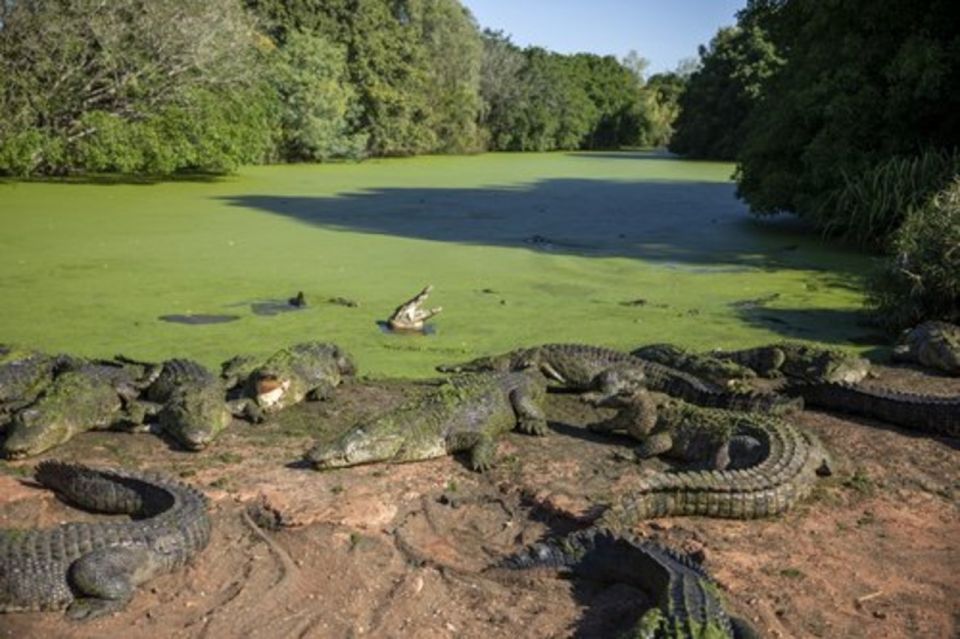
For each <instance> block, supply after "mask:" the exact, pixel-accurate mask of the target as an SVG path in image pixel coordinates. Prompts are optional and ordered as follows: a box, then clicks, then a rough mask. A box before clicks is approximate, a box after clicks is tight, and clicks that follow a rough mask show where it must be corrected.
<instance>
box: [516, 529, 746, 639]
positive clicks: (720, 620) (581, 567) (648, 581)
mask: <svg viewBox="0 0 960 639" xmlns="http://www.w3.org/2000/svg"><path fill="white" fill-rule="evenodd" d="M497 567H498V568H507V569H515V570H518V569H530V568H540V567H544V568H555V569H560V570H564V571H569V572H571V573H572V574H573V575H574V576H575V577H578V578H581V579H587V580H591V581H599V582H602V583H621V584H627V585H630V586H633V587H635V588H638V589H640V590H642V591H643V593H644V594H645V595H647V598H648V601H649V603H652V604H653V605H652V606H651V607H649V608H648V609H647V611H646V612H645V613H644V614H643V615H642V616H641V617H640V619H639V620H638V621H637V622H636V623H635V624H634V625H633V626H632V627H631V628H630V629H629V631H627V632H624V633H623V634H621V635H620V636H621V637H624V638H626V637H633V638H635V639H759V634H758V633H757V631H756V630H755V629H754V628H753V627H752V626H751V625H750V623H749V622H747V621H746V620H744V619H742V618H738V617H733V616H731V615H730V614H729V613H728V612H727V610H726V608H725V605H724V601H723V597H722V595H721V594H720V588H719V587H718V586H717V584H716V582H715V581H714V580H713V579H712V578H711V577H710V575H709V574H707V572H706V570H704V569H703V567H702V566H700V565H698V564H696V563H695V562H694V561H693V560H692V559H691V558H690V557H688V556H687V555H684V554H681V553H679V552H677V551H676V550H673V549H671V548H667V547H665V546H661V545H659V544H656V543H653V542H650V541H643V540H638V539H636V538H635V537H633V536H630V535H623V534H617V533H615V532H612V531H610V530H606V529H602V528H587V529H585V530H580V531H577V532H574V533H571V534H569V535H567V536H566V537H562V538H560V539H554V540H548V541H544V542H540V543H537V544H534V545H533V546H531V547H528V548H526V549H524V550H523V551H521V552H519V553H517V554H515V555H513V556H511V557H508V558H506V559H505V560H502V561H501V562H500V564H499V565H498V566H497Z"/></svg>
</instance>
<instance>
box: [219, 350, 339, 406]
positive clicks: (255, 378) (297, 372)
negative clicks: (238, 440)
mask: <svg viewBox="0 0 960 639" xmlns="http://www.w3.org/2000/svg"><path fill="white" fill-rule="evenodd" d="M355 373H356V366H355V365H354V363H353V360H352V359H351V357H350V355H349V354H348V353H347V352H346V351H344V350H343V349H342V348H340V347H339V346H337V345H336V344H330V343H326V342H304V343H301V344H295V345H293V346H290V347H288V348H283V349H280V350H279V351H277V352H276V353H274V354H273V355H271V356H270V357H269V358H267V359H266V360H265V361H264V362H263V363H261V364H257V363H256V360H254V359H253V358H250V357H244V356H240V357H235V358H233V359H231V360H228V361H226V362H224V363H223V366H222V374H221V376H222V377H223V378H224V379H225V380H226V386H227V387H228V389H231V390H230V392H229V397H230V399H231V403H232V410H233V412H234V413H237V414H240V413H243V414H245V415H246V416H247V417H248V418H249V419H251V420H252V421H259V420H260V419H262V417H263V414H264V413H274V412H277V411H280V410H282V409H284V408H287V407H289V406H293V405H294V404H298V403H300V402H302V401H303V400H304V399H305V398H307V397H310V398H313V399H325V398H328V397H330V396H331V395H332V394H333V391H334V389H335V388H336V387H337V386H339V385H340V383H341V382H342V381H343V380H344V378H346V377H348V376H351V375H354V374H355Z"/></svg>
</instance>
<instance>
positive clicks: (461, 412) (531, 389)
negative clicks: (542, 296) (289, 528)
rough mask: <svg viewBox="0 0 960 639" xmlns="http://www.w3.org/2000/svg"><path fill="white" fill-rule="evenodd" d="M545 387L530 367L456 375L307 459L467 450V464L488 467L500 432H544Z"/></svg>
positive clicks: (328, 464) (318, 463) (319, 462)
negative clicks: (508, 371)
mask: <svg viewBox="0 0 960 639" xmlns="http://www.w3.org/2000/svg"><path fill="white" fill-rule="evenodd" d="M545 392H546V383H545V380H544V379H543V378H542V376H540V374H539V373H536V372H535V371H523V372H512V373H485V374H481V375H463V376H457V377H454V378H453V379H451V380H449V381H446V382H445V383H443V384H442V385H441V386H439V387H438V388H437V389H436V390H434V391H431V392H430V393H428V394H427V395H426V396H424V397H422V398H419V399H415V400H411V401H409V402H407V403H405V404H402V405H401V406H400V407H399V408H396V409H395V410H392V411H390V412H388V413H386V414H385V415H382V416H380V417H378V418H376V419H374V420H372V421H370V422H368V423H362V424H359V425H357V426H356V427H354V428H353V429H351V430H349V431H347V432H346V433H344V434H343V435H342V436H341V437H340V438H339V439H337V440H336V441H334V442H332V443H329V444H320V445H317V446H315V447H314V448H312V449H310V451H308V452H307V454H306V459H307V461H309V462H310V463H311V464H312V465H313V466H314V467H315V468H317V469H327V468H341V467H344V466H354V465H357V464H366V463H370V462H380V461H390V462H407V461H416V460H422V459H430V458H433V457H440V456H442V455H447V454H450V453H454V452H458V451H469V452H470V465H471V467H472V468H473V469H474V470H477V471H483V470H486V469H487V468H489V467H490V466H491V464H492V462H493V457H494V452H495V450H496V439H497V437H498V436H499V435H501V434H502V433H505V432H507V431H509V430H511V429H513V428H514V427H516V428H518V429H519V430H520V431H522V432H525V433H529V434H533V435H544V434H546V419H545V417H544V415H543V411H542V409H541V406H542V402H543V399H544V397H545Z"/></svg>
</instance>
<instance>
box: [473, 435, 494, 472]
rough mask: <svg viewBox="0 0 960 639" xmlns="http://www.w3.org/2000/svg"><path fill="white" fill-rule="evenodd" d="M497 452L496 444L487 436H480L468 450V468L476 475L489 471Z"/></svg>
mask: <svg viewBox="0 0 960 639" xmlns="http://www.w3.org/2000/svg"><path fill="white" fill-rule="evenodd" d="M496 452H497V443H496V442H495V441H494V439H493V437H490V436H489V435H481V436H480V438H479V439H478V440H477V443H476V444H474V445H473V447H472V448H471V449H470V468H472V469H473V470H475V471H476V472H478V473H482V472H484V471H487V470H490V468H491V467H492V466H493V460H494V457H495V456H496Z"/></svg>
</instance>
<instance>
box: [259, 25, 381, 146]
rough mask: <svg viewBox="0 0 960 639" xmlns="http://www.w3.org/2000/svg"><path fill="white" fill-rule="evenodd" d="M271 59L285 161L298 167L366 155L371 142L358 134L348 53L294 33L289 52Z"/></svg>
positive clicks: (289, 37) (288, 41) (286, 47)
mask: <svg viewBox="0 0 960 639" xmlns="http://www.w3.org/2000/svg"><path fill="white" fill-rule="evenodd" d="M271 55H272V56H273V59H272V60H271V62H272V67H273V70H272V72H271V74H270V81H271V84H272V86H273V88H274V90H275V91H276V93H277V95H276V100H277V103H278V104H279V110H280V121H281V140H280V147H281V150H280V152H281V157H283V159H285V160H293V161H297V160H327V159H329V158H335V157H351V158H355V157H359V156H360V155H362V153H363V151H364V150H365V148H366V143H367V140H366V136H365V135H364V134H358V133H353V132H352V121H351V119H352V117H354V116H355V110H356V108H357V104H356V95H355V94H354V92H353V87H352V86H351V85H350V84H349V82H347V69H346V53H345V51H344V49H343V48H342V47H339V46H337V45H334V44H331V43H330V42H328V41H327V40H326V38H324V37H323V36H321V35H315V34H309V33H304V32H301V31H289V32H286V33H285V35H284V46H283V48H282V49H278V50H276V51H274V52H272V54H271Z"/></svg>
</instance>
